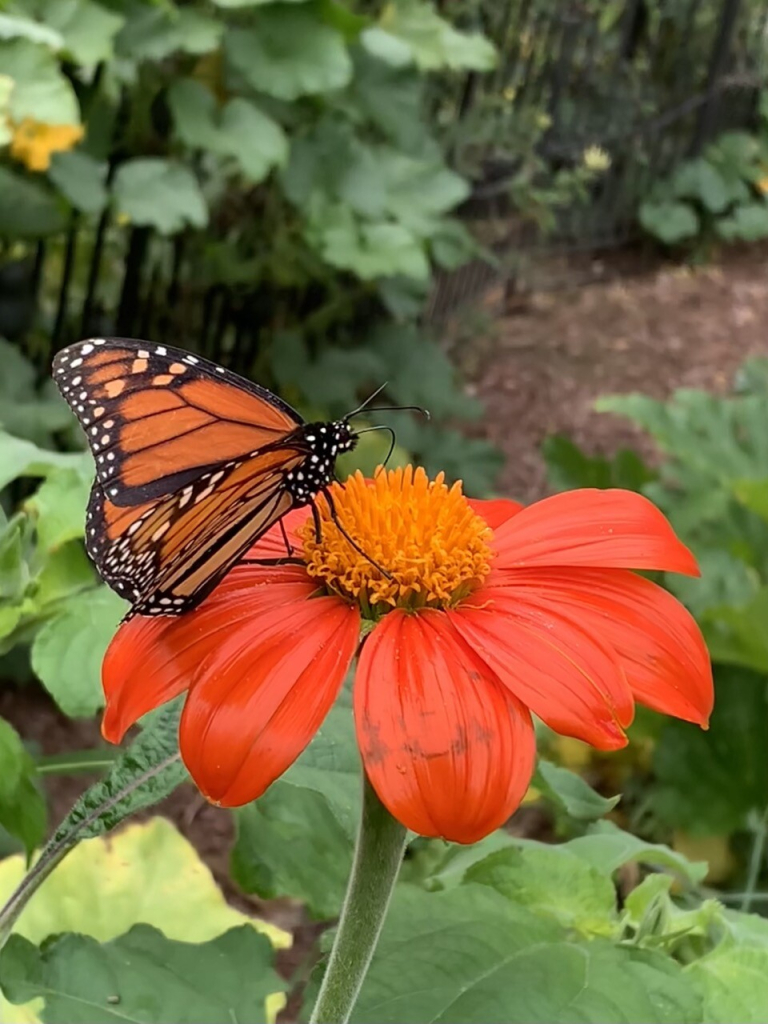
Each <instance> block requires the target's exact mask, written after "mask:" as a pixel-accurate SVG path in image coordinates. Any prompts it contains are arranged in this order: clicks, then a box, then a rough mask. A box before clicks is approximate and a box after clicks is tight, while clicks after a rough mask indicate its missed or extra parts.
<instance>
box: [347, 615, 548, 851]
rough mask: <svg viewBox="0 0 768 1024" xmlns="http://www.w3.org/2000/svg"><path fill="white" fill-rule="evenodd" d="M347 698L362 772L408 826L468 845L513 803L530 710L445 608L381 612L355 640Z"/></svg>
mask: <svg viewBox="0 0 768 1024" xmlns="http://www.w3.org/2000/svg"><path fill="white" fill-rule="evenodd" d="M354 699H355V724H356V728H357V736H358V742H359V744H360V750H361V752H362V755H363V762H364V764H365V769H366V771H367V773H368V777H369V778H370V780H371V783H372V785H373V787H374V789H375V790H376V792H377V793H378V795H379V797H380V799H381V800H382V802H383V803H384V804H385V806H386V807H387V808H388V809H389V811H390V812H391V813H392V814H393V815H394V816H395V817H396V818H397V819H398V820H399V821H401V822H402V823H403V824H404V825H407V826H408V828H411V829H413V830H414V831H415V832H419V833H420V834H421V835H425V836H443V837H444V838H445V839H449V840H452V841H453V842H457V843H473V842H476V841H477V840H478V839H482V838H483V836H486V835H488V833H489V832H492V831H493V830H494V829H496V828H498V827H499V826H500V825H503V824H504V822H505V821H506V820H507V819H508V818H509V817H510V815H511V814H512V812H513V811H514V810H515V808H516V807H517V806H518V804H519V803H520V801H521V800H522V798H523V796H524V794H525V791H526V789H527V787H528V783H529V781H530V778H531V774H532V772H533V763H534V758H535V753H536V744H535V738H534V733H533V726H532V723H531V719H530V715H529V714H528V712H527V711H526V709H525V708H524V707H523V706H522V705H521V704H520V703H519V702H518V701H517V700H516V699H515V698H514V697H513V696H512V695H511V694H510V693H509V692H508V691H507V690H506V689H505V688H504V687H503V686H501V685H500V683H499V681H498V679H496V677H495V676H494V674H493V672H490V671H489V670H488V669H487V668H486V667H485V666H484V665H483V664H482V662H481V661H480V660H479V659H478V658H477V657H475V656H474V655H473V653H472V651H471V650H469V648H468V647H467V646H466V644H464V643H463V642H462V640H461V638H460V637H458V636H457V635H456V633H455V632H454V630H453V629H452V628H451V625H450V623H449V621H448V618H447V617H446V615H445V613H444V612H438V611H423V612H420V613H419V614H418V615H409V614H406V613H405V612H403V611H400V610H396V611H393V612H391V613H390V614H389V615H387V616H385V618H384V619H383V620H382V621H381V622H380V623H379V625H378V626H377V627H376V629H374V631H373V632H372V633H371V635H370V636H369V637H368V639H367V640H366V642H365V644H364V645H363V650H362V653H361V655H360V662H359V666H358V671H357V677H356V679H355V689H354Z"/></svg>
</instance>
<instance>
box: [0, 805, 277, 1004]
mask: <svg viewBox="0 0 768 1024" xmlns="http://www.w3.org/2000/svg"><path fill="white" fill-rule="evenodd" d="M23 876H24V859H23V857H21V856H16V857H9V858H7V859H6V860H4V861H0V901H1V902H5V900H6V899H7V898H8V897H9V896H10V895H11V893H12V892H13V890H14V889H15V887H16V886H17V885H18V883H19V882H20V881H21V879H22V877H23ZM140 922H141V923H144V924H151V925H154V927H155V928H159V929H160V931H162V932H163V933H164V934H165V935H166V936H167V937H168V938H169V939H177V940H180V941H183V942H207V941H208V940H210V939H213V938H215V937H216V936H217V935H221V934H222V932H225V931H228V930H229V929H230V928H235V927H237V926H238V925H242V924H250V925H252V926H253V927H254V928H255V929H256V930H257V931H260V932H263V933H264V934H265V935H267V937H268V938H269V939H270V940H271V942H272V944H273V945H274V946H275V947H276V948H278V949H285V948H286V947H288V946H290V945H291V942H292V937H291V935H290V934H289V933H288V932H285V931H283V930H282V929H281V928H276V927H274V925H271V924H268V923H267V922H266V921H260V920H258V919H257V918H252V917H248V916H247V915H246V914H242V913H240V911H237V910H234V909H233V908H232V907H230V906H228V904H227V902H226V901H225V899H224V897H223V895H222V893H221V890H220V889H219V887H218V886H217V885H216V883H215V881H214V879H213V876H212V875H211V872H210V871H209V870H208V868H207V867H206V866H205V864H203V862H202V861H201V860H200V858H199V857H198V855H197V851H196V850H195V848H194V847H193V846H192V845H191V843H189V842H187V840H186V839H185V838H184V837H183V836H182V835H181V834H180V833H179V832H177V831H176V829H175V828H174V826H173V825H172V824H171V823H170V822H169V821H167V820H166V819H165V818H159V817H158V818H153V819H151V820H150V821H148V822H143V823H140V824H132V825H129V826H127V828H125V829H123V830H122V831H121V832H118V833H117V834H116V835H113V836H106V837H101V838H98V839H87V840H85V841H84V842H82V843H80V844H79V845H78V846H76V847H75V849H74V850H73V851H72V852H71V853H70V854H69V856H68V857H66V858H65V859H64V860H63V861H62V862H61V864H59V866H58V867H57V868H56V870H55V871H54V872H53V874H52V875H51V876H50V878H48V879H46V881H45V882H44V883H43V884H42V885H41V886H40V889H39V890H38V891H37V892H36V893H35V895H34V896H33V897H32V899H31V900H30V902H29V904H28V905H27V907H26V908H25V909H24V911H23V912H22V914H21V917H20V918H19V920H18V922H17V925H16V928H15V929H14V931H15V932H17V933H18V934H19V935H23V936H24V937H25V938H27V939H29V940H30V942H35V943H40V942H42V941H43V939H45V938H46V937H47V936H48V935H54V934H56V933H57V932H70V931H71V932H80V933H81V934H84V935H92V936H93V937H94V938H95V939H98V940H99V941H100V942H107V941H108V940H109V939H113V938H115V937H116V936H118V935H122V934H123V932H126V931H128V929H129V928H131V927H132V926H133V925H134V924H138V923H140ZM37 1002H38V1006H37V1008H38V1009H39V1005H40V1004H39V1001H37ZM284 1002H285V997H284V995H283V994H282V993H275V995H273V996H270V997H269V999H268V1000H267V1008H268V1010H269V1011H271V1012H270V1017H269V1019H270V1020H274V1017H275V1016H276V1014H277V1013H278V1011H279V1010H280V1009H281V1008H282V1006H283V1004H284ZM34 1011H35V1004H32V1003H27V1004H26V1005H25V1006H24V1007H20V1006H13V1007H12V1009H11V1008H10V1004H7V1003H6V1002H5V1000H4V999H2V998H0V1020H3V1021H13V1022H14V1024H35V1022H37V1021H38V1020H39V1018H38V1017H37V1015H36V1013H35V1012H34Z"/></svg>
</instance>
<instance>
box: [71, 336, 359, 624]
mask: <svg viewBox="0 0 768 1024" xmlns="http://www.w3.org/2000/svg"><path fill="white" fill-rule="evenodd" d="M53 376H54V380H55V381H56V383H57V385H58V386H59V389H60V391H61V393H62V394H63V396H64V398H65V399H66V401H67V402H68V403H69V405H70V407H71V408H72V410H73V411H74V413H75V415H76V416H77V417H78V419H79V421H80V424H81V426H82V427H83V429H84V431H85V432H86V436H87V438H88V442H89V445H90V447H91V451H92V452H93V456H94V459H95V462H96V481H95V482H94V486H93V489H92V492H91V498H90V501H89V504H88V512H87V521H86V547H87V550H88V553H89V555H90V557H91V558H92V559H93V561H94V562H95V564H96V566H97V568H98V570H99V573H100V575H101V576H102V578H103V579H104V580H105V582H106V583H108V584H109V585H110V586H111V587H112V588H113V589H114V590H115V591H116V592H117V593H118V594H120V596H121V597H124V598H125V599H126V600H128V601H130V602H131V604H132V608H131V611H130V613H129V614H131V615H132V614H145V615H178V614H181V613H182V612H185V611H188V610H190V609H192V608H194V607H195V606H196V605H197V604H199V603H200V601H202V600H203V599H204V598H205V597H206V596H207V594H209V593H210V592H211V590H213V588H214V587H215V586H216V585H217V583H219V582H220V580H221V579H222V578H223V576H224V575H226V573H227V572H228V571H229V569H231V568H232V566H233V565H234V564H235V563H236V562H237V561H238V560H239V559H240V558H241V557H242V556H243V555H244V553H245V552H246V551H247V550H248V549H249V548H250V547H251V546H252V545H253V544H254V543H255V542H256V541H257V540H258V539H259V537H261V536H262V535H263V534H264V533H265V532H266V531H267V530H268V529H269V528H270V527H271V526H273V525H274V524H275V523H277V522H278V521H279V520H280V519H281V518H282V517H283V516H284V515H285V514H286V513H287V512H289V511H290V510H291V509H293V508H297V507H299V506H301V505H307V504H310V503H311V502H312V501H313V500H314V498H315V496H316V495H317V494H319V493H320V492H322V491H323V490H324V489H325V488H326V487H327V485H328V484H329V483H330V482H331V481H332V480H333V479H334V476H335V464H336V458H337V456H338V455H339V454H341V453H342V452H345V451H349V450H351V449H352V448H353V447H354V446H355V444H356V443H357V434H356V433H355V431H354V430H352V429H351V427H350V426H349V424H348V422H347V421H346V420H338V421H336V422H328V423H311V424H307V423H304V422H303V420H302V418H301V417H300V416H299V414H298V413H297V412H295V411H294V410H293V409H291V407H290V406H289V405H287V404H286V403H284V402H282V401H281V400H280V399H279V398H277V397H276V396H275V395H273V394H271V392H269V391H267V390H266V389H264V388H261V387H259V386H258V385H256V384H253V383H251V382H250V381H247V380H245V379H244V378H242V377H239V376H237V375H236V374H234V373H231V372H230V371H228V370H225V369H224V368H223V367H220V366H217V365H216V364H215V363H211V362H209V361H208V360H205V359H203V358H202V357H200V356H195V355H193V354H191V353H188V352H184V351H183V350H181V349H175V348H172V347H170V346H164V345H152V344H150V343H149V342H144V341H137V340H134V339H124V338H99V339H91V340H90V341H85V342H80V343H78V344H76V345H72V346H70V347H69V348H66V349H64V350H63V351H62V352H60V353H58V355H57V356H56V358H55V360H54V366H53Z"/></svg>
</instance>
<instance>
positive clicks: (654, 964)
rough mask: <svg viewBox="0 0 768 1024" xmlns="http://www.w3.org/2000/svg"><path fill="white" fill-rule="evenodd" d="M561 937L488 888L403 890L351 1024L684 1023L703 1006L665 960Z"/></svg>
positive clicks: (559, 932) (696, 1018) (596, 941)
mask: <svg viewBox="0 0 768 1024" xmlns="http://www.w3.org/2000/svg"><path fill="white" fill-rule="evenodd" d="M563 937H564V933H563V931H562V930H561V929H560V928H559V926H557V925H556V924H554V922H549V921H546V920H545V919H543V918H540V917H537V916H536V915H534V914H532V913H531V912H530V911H527V910H526V909H525V908H523V907H519V906H516V905H515V904H514V903H512V902H510V901H508V900H503V901H502V900H499V898H498V896H497V895H495V894H493V892H492V891H491V890H488V889H486V887H484V886H478V885H475V884H467V885H463V886H461V887H459V888H458V889H452V890H449V891H447V892H439V893H423V892H419V891H417V890H414V889H411V888H410V887H408V886H400V887H399V891H398V892H397V893H396V894H395V898H394V900H393V902H392V906H391V909H390V913H389V917H388V919H387V921H386V923H385V925H384V930H383V932H382V936H381V939H380V941H379V946H378V948H377V951H376V953H375V955H374V958H373V962H372V964H371V968H370V971H369V973H368V976H367V977H366V980H365V982H364V984H363V988H362V991H361V993H360V998H359V1001H358V1003H357V1005H356V1007H355V1018H354V1019H355V1024H374V1022H375V1024H423V1022H424V1021H432V1022H435V1024H437V1022H441V1024H454V1022H456V1021H461V1022H462V1024H487V1022H488V1021H492V1020H503V1021H506V1022H510V1024H518V1022H520V1024H522V1022H525V1024H552V1021H563V1022H565V1021H571V1022H574V1024H575V1022H579V1024H605V1021H611V1022H612V1024H630V1022H632V1024H635V1022H636V1024H647V1021H654V1022H657V1024H662V1022H665V1024H666V1022H668V1024H683V1022H691V1024H692V1022H694V1021H700V1020H701V1015H700V1006H699V1005H698V1000H697V998H696V995H695V994H694V992H693V991H692V986H690V985H689V984H688V983H687V980H686V979H685V977H684V975H683V974H682V972H681V970H680V968H679V967H678V966H677V965H676V964H674V963H673V962H672V961H670V960H668V959H666V958H664V957H662V956H661V955H656V954H651V953H647V952H645V951H639V950H630V949H622V948H619V947H615V946H612V945H610V944H608V943H606V942H604V941H602V940H600V939H594V940H592V941H591V942H589V943H584V944H577V943H571V942H566V941H562V940H563Z"/></svg>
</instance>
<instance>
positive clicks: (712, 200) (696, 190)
mask: <svg viewBox="0 0 768 1024" xmlns="http://www.w3.org/2000/svg"><path fill="white" fill-rule="evenodd" d="M672 192H673V193H674V195H675V197H676V198H677V199H698V201H699V202H700V203H701V204H702V206H704V208H705V209H706V210H708V211H709V212H710V213H722V212H723V210H725V209H726V207H727V206H728V205H729V204H730V202H731V201H732V199H733V198H734V197H733V194H732V191H731V189H730V188H729V186H728V182H727V181H726V180H725V178H724V177H723V176H722V174H721V173H720V172H719V171H718V170H717V168H716V167H713V166H712V164H711V163H710V162H709V161H708V160H706V159H705V158H704V157H697V158H696V159H695V160H687V161H685V162H684V163H683V164H681V166H680V167H679V168H678V170H677V171H676V172H675V173H674V175H673V176H672Z"/></svg>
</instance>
